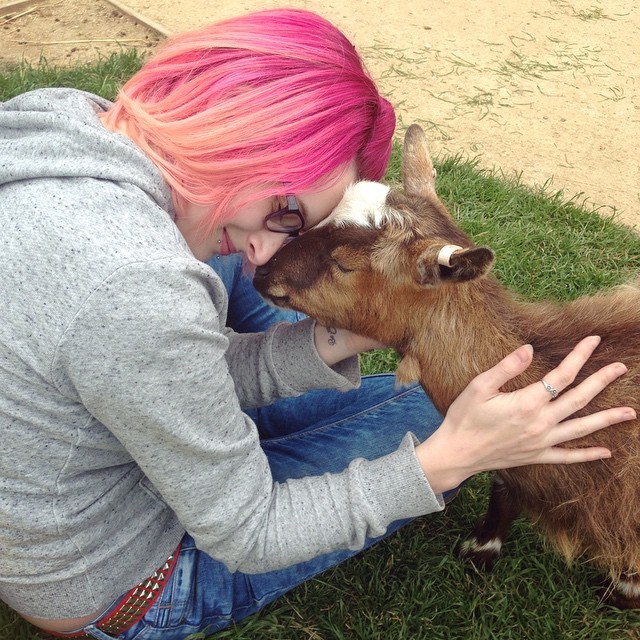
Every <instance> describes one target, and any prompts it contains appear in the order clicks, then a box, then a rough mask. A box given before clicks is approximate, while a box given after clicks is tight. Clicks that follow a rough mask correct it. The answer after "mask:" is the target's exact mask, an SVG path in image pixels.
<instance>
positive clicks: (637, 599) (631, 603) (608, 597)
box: [598, 578, 640, 609]
mask: <svg viewBox="0 0 640 640" xmlns="http://www.w3.org/2000/svg"><path fill="white" fill-rule="evenodd" d="M598 599H599V600H600V602H601V603H602V604H605V605H607V606H610V607H616V609H640V583H639V582H638V581H636V580H627V579H625V578H621V579H620V580H619V581H618V582H612V581H611V580H605V581H604V582H603V583H602V586H601V587H600V589H599V590H598Z"/></svg>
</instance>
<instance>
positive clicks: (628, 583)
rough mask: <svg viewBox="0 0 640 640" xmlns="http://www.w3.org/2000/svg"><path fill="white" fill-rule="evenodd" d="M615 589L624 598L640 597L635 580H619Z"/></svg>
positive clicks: (639, 586) (639, 589)
mask: <svg viewBox="0 0 640 640" xmlns="http://www.w3.org/2000/svg"><path fill="white" fill-rule="evenodd" d="M615 587H616V589H617V590H618V591H619V592H620V593H621V594H622V595H624V596H626V597H627V598H638V597H640V584H638V582H637V580H629V579H625V578H620V580H619V581H618V582H617V583H616V585H615Z"/></svg>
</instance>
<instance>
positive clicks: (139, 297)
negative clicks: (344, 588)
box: [54, 259, 442, 572]
mask: <svg viewBox="0 0 640 640" xmlns="http://www.w3.org/2000/svg"><path fill="white" fill-rule="evenodd" d="M194 262H195V261H190V262H188V261H184V263H182V262H181V261H180V260H177V259H172V260H157V261H155V262H151V263H139V264H134V265H129V266H127V267H123V268H121V269H120V270H118V272H117V273H115V274H113V276H112V277H111V278H109V279H108V280H107V281H105V282H103V283H102V285H101V286H100V287H99V288H98V289H97V290H95V291H94V292H93V294H92V295H91V296H90V297H89V299H88V300H86V302H85V303H84V305H83V307H82V309H81V310H80V312H79V313H77V314H76V316H75V318H74V320H73V322H72V323H71V325H70V326H69V327H68V329H67V330H66V331H65V333H64V335H63V337H62V339H61V341H60V343H59V345H58V348H57V352H56V356H55V359H54V379H55V380H56V383H57V385H58V387H59V389H60V390H61V391H62V392H63V393H65V394H66V395H73V396H76V397H77V398H78V400H79V401H81V402H82V403H83V404H84V406H85V407H86V408H87V409H88V410H89V411H90V412H91V414H92V415H93V416H94V417H95V418H96V419H97V420H99V421H100V422H101V423H102V424H104V425H105V426H106V427H107V428H108V429H109V430H110V431H111V432H112V433H113V434H114V435H115V436H116V437H117V438H118V440H120V442H121V443H122V444H123V446H124V447H125V448H126V449H127V451H128V452H129V454H130V455H131V456H132V457H133V459H134V460H135V461H136V462H137V464H138V465H139V466H140V467H141V469H142V471H143V472H144V473H145V475H146V476H147V478H148V479H149V480H150V482H151V484H152V486H153V490H154V491H155V492H157V494H158V497H159V498H160V499H161V500H162V501H164V502H165V503H166V504H168V505H169V506H170V508H171V509H172V510H173V511H174V512H175V513H176V515H177V516H178V518H179V520H180V522H181V523H182V525H183V526H184V527H185V529H186V530H187V531H189V532H190V533H191V534H192V535H193V536H194V538H195V539H196V540H197V542H198V545H199V547H200V548H202V549H203V550H205V551H206V552H208V553H209V554H210V555H212V556H213V557H215V558H217V559H219V560H220V561H222V562H224V563H225V564H226V565H227V566H228V567H230V568H231V569H234V570H235V569H237V570H242V571H245V572H262V571H269V570H273V569H276V568H281V567H285V566H289V565H291V564H292V563H295V562H300V561H303V560H306V559H309V558H311V557H314V556H317V555H318V554H320V553H324V552H328V551H331V550H335V549H338V548H346V547H349V548H353V549H355V548H359V547H361V546H362V544H363V543H364V540H365V538H366V537H368V536H376V535H380V534H382V533H383V532H384V531H385V530H386V527H387V526H388V525H389V523H390V522H392V521H394V520H397V519H400V518H407V517H413V516H417V515H419V514H423V513H428V512H430V511H435V510H439V509H441V508H442V505H441V503H440V501H439V499H438V498H437V497H436V496H435V495H434V494H433V492H432V491H431V489H430V487H429V485H428V483H427V481H426V479H425V477H424V474H423V473H422V471H421V469H420V466H419V464H418V462H417V459H416V456H415V451H414V443H413V441H412V440H411V438H410V437H407V438H406V439H405V441H403V443H402V445H401V446H400V447H399V449H398V450H397V451H395V452H394V453H392V454H390V455H388V456H385V457H383V458H380V459H378V460H374V461H365V460H360V459H358V460H354V461H353V462H352V464H351V465H350V466H349V467H348V468H347V469H346V470H345V471H344V472H342V473H340V474H326V475H324V476H318V477H309V478H302V479H299V480H290V481H288V482H286V483H275V482H274V481H273V479H272V477H271V472H270V469H269V464H268V461H267V459H266V457H265V455H264V452H263V451H262V449H261V447H260V442H259V438H258V434H257V429H256V428H255V425H254V424H253V422H252V421H251V420H250V418H249V417H248V416H247V415H246V414H244V413H243V412H242V409H241V405H240V402H239V397H238V394H236V389H237V387H238V384H239V382H238V381H239V380H240V378H247V377H249V378H253V379H257V380H259V382H258V383H257V384H255V385H253V386H252V385H249V386H250V387H251V386H252V388H251V389H250V390H249V391H245V392H244V395H245V397H246V398H248V399H250V400H251V401H252V402H257V401H258V400H261V399H264V398H265V397H267V396H270V395H278V394H280V395H286V394H291V393H299V392H301V391H304V390H305V388H306V387H307V386H308V385H309V383H310V382H311V381H312V380H313V379H314V377H315V376H317V377H318V379H320V380H321V381H322V382H323V383H324V384H327V385H328V384H330V383H333V385H334V386H338V387H339V386H341V385H342V386H348V385H350V384H352V382H349V381H348V380H347V379H346V378H344V377H343V376H341V375H340V373H338V372H336V371H333V370H331V369H329V368H328V367H326V366H325V365H324V363H322V362H321V361H318V360H319V359H317V356H315V358H316V360H314V357H313V356H311V357H310V352H309V349H310V347H309V346H308V339H307V338H305V336H309V334H310V332H311V329H312V324H311V322H308V323H302V324H301V326H289V325H283V326H278V327H276V328H274V329H273V330H272V331H271V332H269V333H268V334H266V335H264V336H262V335H261V334H250V337H249V338H248V342H246V343H243V342H242V340H241V339H240V337H239V336H232V337H231V338H228V337H227V336H226V335H225V334H224V333H223V332H222V331H221V322H220V318H219V316H218V314H217V311H216V307H215V305H214V304H213V303H212V300H213V299H215V297H216V296H219V295H220V292H219V291H217V290H216V287H217V286H218V284H217V283H218V280H217V278H215V276H213V275H212V274H209V275H208V272H209V270H208V269H207V268H206V267H205V266H204V265H200V266H196V265H195V264H194ZM220 286H221V285H220ZM230 342H231V344H232V345H233V346H232V349H229V344H230ZM285 346H286V349H284V352H283V354H281V353H280V352H281V351H282V350H283V347H285ZM296 353H297V356H296ZM228 358H230V359H231V360H232V361H233V365H232V366H231V367H229V366H228V363H227V359H228ZM236 360H237V361H238V362H236ZM241 362H245V363H248V365H247V366H246V368H244V369H243V365H242V364H241ZM320 365H321V366H320ZM256 367H257V368H256ZM263 369H264V371H263ZM231 370H234V371H235V379H234V376H232V375H231V373H230V371H231ZM316 386H317V385H316Z"/></svg>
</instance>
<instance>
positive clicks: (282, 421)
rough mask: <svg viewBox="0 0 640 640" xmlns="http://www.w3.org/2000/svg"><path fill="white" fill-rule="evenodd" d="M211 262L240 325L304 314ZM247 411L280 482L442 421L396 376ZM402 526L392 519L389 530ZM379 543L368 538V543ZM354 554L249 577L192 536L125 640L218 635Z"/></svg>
mask: <svg viewBox="0 0 640 640" xmlns="http://www.w3.org/2000/svg"><path fill="white" fill-rule="evenodd" d="M210 264H211V266H212V267H213V268H214V269H215V270H216V271H217V272H218V273H219V274H220V275H221V276H222V278H223V281H224V282H225V285H226V286H227V290H228V291H229V295H230V302H229V306H230V309H232V312H231V313H230V314H229V323H228V324H229V325H230V326H232V327H233V328H234V329H235V330H236V331H260V330H262V329H264V328H265V327H267V326H269V325H270V324H272V323H273V322H277V321H280V320H293V321H295V320H296V319H298V316H297V315H296V314H295V313H293V312H283V311H281V310H278V309H275V308H272V307H269V306H267V305H265V304H264V302H263V301H262V299H261V298H260V297H259V296H258V294H257V293H256V291H255V289H253V286H252V285H251V280H250V278H248V277H247V276H246V275H245V274H243V273H242V270H241V267H240V263H239V260H238V258H237V257H229V258H221V259H220V260H217V259H214V260H212V261H211V263H210ZM250 415H251V417H252V418H253V419H254V421H255V423H256V425H257V427H258V430H259V432H260V436H261V439H262V443H261V444H262V448H263V449H264V451H265V453H266V455H267V458H268V459H269V463H270V465H271V471H272V474H273V479H274V480H275V481H278V482H283V481H286V480H287V479H288V478H300V477H304V476H308V475H318V474H323V473H327V472H340V471H342V470H343V469H344V468H345V467H347V465H348V464H349V463H350V462H351V461H352V460H353V459H354V458H356V457H364V458H369V459H373V458H377V457H380V456H382V455H385V454H387V453H390V452H391V451H394V450H395V449H396V448H397V447H398V445H399V444H400V441H401V440H402V438H403V437H404V436H405V435H406V433H407V432H408V431H411V432H413V433H414V434H415V435H416V436H417V437H418V438H419V439H420V440H424V439H426V438H427V437H429V435H431V434H432V433H433V431H434V430H435V429H437V427H438V426H439V425H440V422H441V421H442V418H441V416H440V414H439V413H438V412H437V410H436V409H435V408H434V406H433V405H432V404H431V401H430V400H429V399H428V397H427V396H426V394H425V393H424V392H423V391H422V389H421V388H420V387H418V386H412V387H409V388H404V389H402V390H397V389H396V388H395V386H394V376H393V375H390V374H383V375H374V376H366V377H364V378H363V382H362V386H361V388H360V389H357V390H354V391H349V392H347V393H341V392H337V391H326V390H320V391H312V392H310V393H307V394H304V395H303V396H300V397H298V398H290V399H285V400H280V401H278V402H275V403H274V404H272V405H270V406H268V407H263V408H261V409H258V410H256V411H252V412H250ZM403 524H405V522H404V521H403V522H396V523H393V524H392V525H391V526H390V527H389V528H388V530H387V532H386V535H389V534H390V533H392V532H393V531H396V530H397V529H398V528H400V527H401V526H402V525H403ZM377 540H378V539H371V540H368V541H367V543H366V545H365V547H368V546H371V545H372V544H374V543H375V542H377ZM356 553H358V551H350V550H341V551H336V552H334V553H329V554H326V555H321V556H319V557H316V558H313V559H312V560H309V561H307V562H303V563H300V564H296V565H294V566H292V567H288V568H286V569H281V570H279V571H271V572H269V573H263V574H257V575H248V574H244V573H238V572H237V573H230V572H229V571H228V570H227V568H226V567H225V566H224V565H223V564H222V563H220V562H218V561H216V560H214V559H213V558H211V557H210V556H208V555H207V554H206V553H204V552H202V551H199V550H198V549H197V548H196V546H195V544H194V542H193V539H192V538H191V536H189V535H186V536H185V538H184V540H183V544H182V550H181V552H180V555H179V558H178V562H177V564H176V567H175V569H174V572H173V575H172V576H171V578H170V580H169V582H168V583H167V585H166V586H165V588H164V590H163V592H162V594H161V596H160V597H159V599H158V600H157V601H156V603H155V604H154V605H153V606H152V607H151V608H150V609H149V611H148V612H147V613H146V615H145V616H144V618H143V619H142V620H141V621H140V622H138V623H137V624H136V625H134V626H133V627H132V628H131V629H129V630H128V631H127V632H125V633H124V634H123V635H122V636H120V639H121V640H183V639H184V638H186V637H187V636H188V635H189V634H191V633H195V632H197V631H207V632H209V633H214V632H216V631H219V630H221V629H224V628H225V627H228V626H229V625H231V624H233V623H234V622H237V621H238V620H241V619H242V618H244V617H246V616H248V615H250V614H252V613H255V612H256V611H258V610H260V609H261V608H262V607H264V606H265V605H267V604H269V603H270V602H272V601H274V600H275V599H276V598H278V597H279V596H281V595H283V594H284V593H286V592H287V591H289V590H290V589H293V588H294V587H296V586H298V585H299V584H301V583H303V582H305V581H306V580H309V579H310V578H312V577H313V576H315V575H317V574H319V573H320V572H322V571H325V570H326V569H329V568H331V567H333V566H335V565H337V564H338V563H340V562H343V561H344V560H346V559H348V558H350V557H352V556H354V555H356ZM85 629H86V630H87V631H88V632H90V633H91V635H93V636H94V637H95V638H99V639H101V640H106V639H107V638H109V636H106V635H105V634H103V633H102V632H100V631H98V630H95V627H93V625H89V626H88V627H86V628H85Z"/></svg>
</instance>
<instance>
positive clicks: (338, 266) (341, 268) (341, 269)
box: [331, 258, 353, 273]
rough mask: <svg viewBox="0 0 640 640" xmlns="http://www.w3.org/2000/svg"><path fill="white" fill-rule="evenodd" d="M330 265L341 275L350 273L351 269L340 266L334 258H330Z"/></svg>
mask: <svg viewBox="0 0 640 640" xmlns="http://www.w3.org/2000/svg"><path fill="white" fill-rule="evenodd" d="M331 263H332V264H333V265H335V266H336V267H337V268H338V270H339V271H341V272H342V273H351V272H352V271H353V269H347V267H345V266H343V265H341V264H340V263H339V262H338V261H337V260H336V259H335V258H331Z"/></svg>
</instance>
